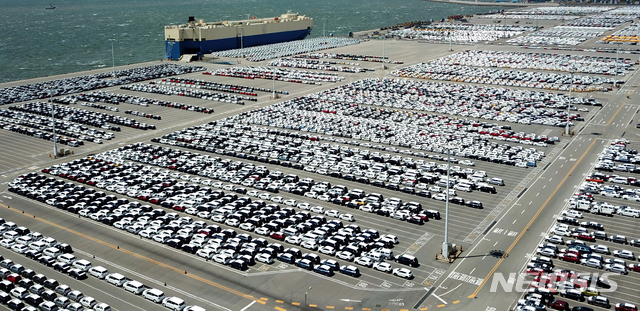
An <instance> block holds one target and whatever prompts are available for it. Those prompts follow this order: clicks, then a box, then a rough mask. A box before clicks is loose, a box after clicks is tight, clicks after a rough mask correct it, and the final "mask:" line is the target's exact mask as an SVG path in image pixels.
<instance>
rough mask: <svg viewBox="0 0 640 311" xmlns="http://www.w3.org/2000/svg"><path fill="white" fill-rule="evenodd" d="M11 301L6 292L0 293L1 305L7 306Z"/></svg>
mask: <svg viewBox="0 0 640 311" xmlns="http://www.w3.org/2000/svg"><path fill="white" fill-rule="evenodd" d="M9 300H11V296H10V295H9V294H7V293H5V292H0V303H2V304H6V303H7V302H9Z"/></svg>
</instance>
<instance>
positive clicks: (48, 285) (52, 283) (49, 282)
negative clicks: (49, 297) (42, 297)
mask: <svg viewBox="0 0 640 311" xmlns="http://www.w3.org/2000/svg"><path fill="white" fill-rule="evenodd" d="M42 285H44V287H46V288H48V289H55V288H56V287H57V286H58V285H60V283H58V281H56V280H55V279H48V280H46V281H44V283H42Z"/></svg>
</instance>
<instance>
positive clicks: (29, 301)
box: [23, 294, 44, 307]
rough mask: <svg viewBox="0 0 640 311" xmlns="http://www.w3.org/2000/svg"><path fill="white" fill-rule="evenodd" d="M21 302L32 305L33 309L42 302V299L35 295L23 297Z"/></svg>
mask: <svg viewBox="0 0 640 311" xmlns="http://www.w3.org/2000/svg"><path fill="white" fill-rule="evenodd" d="M23 300H24V302H26V303H27V304H29V305H32V306H34V307H37V306H38V305H40V304H41V303H43V302H44V299H42V297H40V296H38V295H36V294H30V295H27V297H24V298H23Z"/></svg>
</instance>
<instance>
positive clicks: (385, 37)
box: [382, 12, 389, 70]
mask: <svg viewBox="0 0 640 311" xmlns="http://www.w3.org/2000/svg"><path fill="white" fill-rule="evenodd" d="M384 13H387V26H386V27H389V12H384ZM387 31H388V29H387ZM386 41H387V35H386V34H384V35H383V36H382V69H383V70H384V69H385V66H384V63H385V61H384V59H385V58H384V54H385V46H384V43H385V42H386Z"/></svg>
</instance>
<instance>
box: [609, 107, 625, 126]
mask: <svg viewBox="0 0 640 311" xmlns="http://www.w3.org/2000/svg"><path fill="white" fill-rule="evenodd" d="M624 105H625V103H622V105H620V108H618V111H616V114H614V115H613V117H611V120H609V122H607V125H606V126H609V124H611V122H613V119H615V118H616V116H617V115H618V112H620V110H622V107H624Z"/></svg>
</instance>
